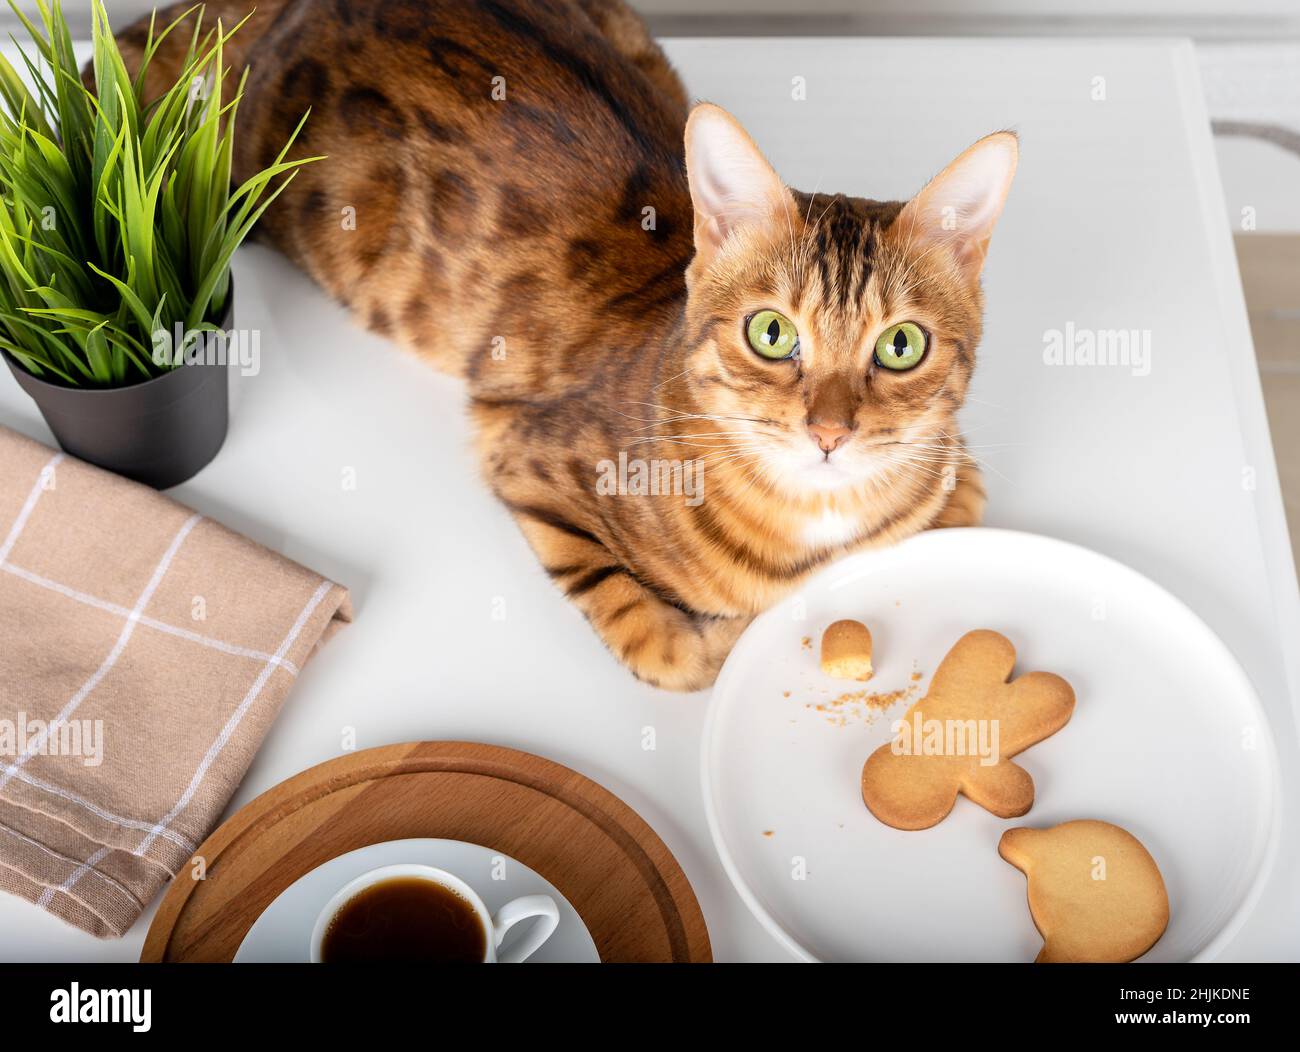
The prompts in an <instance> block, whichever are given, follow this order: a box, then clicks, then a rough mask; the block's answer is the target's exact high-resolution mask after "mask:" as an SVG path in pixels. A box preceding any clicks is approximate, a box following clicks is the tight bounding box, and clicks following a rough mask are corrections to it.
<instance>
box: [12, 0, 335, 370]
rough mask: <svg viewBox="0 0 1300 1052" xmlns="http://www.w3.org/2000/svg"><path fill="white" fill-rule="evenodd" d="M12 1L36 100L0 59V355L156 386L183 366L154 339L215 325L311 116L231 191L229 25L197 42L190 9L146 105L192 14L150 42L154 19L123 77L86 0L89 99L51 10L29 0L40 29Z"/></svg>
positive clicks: (99, 6)
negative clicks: (158, 65) (239, 251)
mask: <svg viewBox="0 0 1300 1052" xmlns="http://www.w3.org/2000/svg"><path fill="white" fill-rule="evenodd" d="M9 4H10V6H11V7H13V9H14V11H15V13H16V14H17V15H18V17H19V19H20V20H21V21H22V23H23V25H24V26H25V28H26V30H27V32H28V34H29V35H30V36H31V38H32V42H33V44H34V46H35V54H34V55H29V54H28V53H27V51H25V50H23V49H21V48H20V52H21V54H22V59H23V62H24V64H25V65H26V67H27V69H28V71H29V73H30V74H31V79H32V80H33V81H35V83H36V84H37V91H36V93H35V94H33V92H31V91H29V90H28V88H27V86H26V85H25V84H24V83H23V80H22V79H21V78H20V77H19V75H18V73H17V71H16V70H15V69H14V67H13V66H12V65H11V64H10V63H9V62H8V61H7V60H6V59H5V58H4V57H3V56H0V98H2V99H3V102H4V104H5V105H4V107H3V108H0V348H3V349H4V350H5V351H7V352H8V353H9V354H10V355H12V356H13V357H14V358H15V359H16V360H17V361H18V362H19V363H21V364H22V365H23V366H24V367H25V368H26V369H27V370H28V371H29V372H31V373H33V374H34V375H36V376H39V377H42V378H44V379H47V380H48V379H53V378H57V380H56V382H57V381H62V382H63V383H65V384H71V385H76V386H97V387H103V386H121V385H125V384H132V383H137V382H140V381H143V380H146V379H151V378H154V377H156V376H160V375H162V374H164V373H165V372H167V371H168V370H169V369H172V368H175V367H176V366H177V365H178V364H180V361H179V359H180V356H179V355H175V354H170V355H169V354H162V355H155V347H156V346H158V345H157V344H156V343H155V339H154V336H155V334H157V333H163V332H165V333H172V332H174V331H175V330H176V326H177V325H178V324H179V325H181V326H183V328H184V330H186V331H197V330H203V329H214V328H215V326H214V325H213V324H212V323H213V322H215V321H219V320H220V319H221V318H222V316H223V314H224V312H225V309H226V304H227V301H228V300H229V298H230V295H231V285H230V259H231V256H232V255H233V254H234V251H235V249H236V248H237V247H238V246H239V244H240V243H241V242H242V241H243V240H244V238H245V237H246V236H247V234H248V232H249V230H250V229H251V228H252V226H253V224H254V223H255V222H256V221H257V220H258V218H259V217H260V216H261V215H262V213H263V212H264V211H265V210H266V209H267V207H268V206H269V205H270V204H271V203H272V202H273V201H274V200H275V198H276V197H278V196H279V195H280V194H281V193H282V192H283V191H284V189H285V187H286V186H288V184H289V183H290V182H291V181H292V179H293V177H294V175H295V174H296V172H295V171H294V169H296V168H297V167H298V166H299V165H302V164H305V163H307V162H309V161H313V160H318V159H319V158H314V157H310V158H301V159H298V160H286V159H285V157H286V155H287V154H288V152H289V149H290V147H291V146H292V145H293V142H294V140H295V139H296V138H297V136H298V133H299V132H300V131H301V129H302V126H303V122H305V121H306V119H307V114H304V115H303V117H302V120H300V121H299V123H298V125H297V127H296V128H295V129H294V131H293V134H292V135H290V136H289V140H288V142H286V143H285V145H284V149H283V150H281V151H280V154H279V156H278V157H277V158H276V159H275V163H274V164H272V165H271V166H270V167H268V168H266V169H264V170H263V171H261V172H258V173H257V174H256V175H254V176H252V177H251V178H249V179H248V180H247V181H246V182H244V183H243V184H242V185H240V186H239V187H238V188H234V189H232V188H231V183H230V178H231V160H232V156H233V150H234V137H235V134H236V132H235V116H236V111H237V109H238V106H239V100H240V97H241V95H242V92H243V87H244V81H245V79H246V78H247V71H245V72H244V74H243V75H242V76H241V78H240V80H239V84H238V87H237V89H236V91H235V93H234V97H233V98H232V99H230V101H228V102H227V101H224V96H225V94H226V86H227V81H228V80H229V79H231V78H230V75H229V73H228V71H227V70H226V69H225V68H224V67H223V65H222V49H223V46H224V45H225V43H226V42H227V41H228V40H229V39H230V37H231V35H232V34H233V33H234V32H235V31H236V30H238V29H239V26H238V25H236V26H235V27H233V28H232V29H230V30H225V29H224V28H223V27H222V25H221V23H220V22H219V21H218V22H217V24H216V27H215V28H214V29H210V30H208V31H206V32H204V31H203V30H202V21H203V12H202V8H201V5H200V6H199V8H198V9H199V14H198V17H197V18H196V19H195V24H194V28H193V31H192V33H191V36H190V40H189V44H188V49H187V51H186V53H185V58H184V61H183V63H182V66H181V72H180V75H179V76H178V77H177V79H176V82H175V84H173V85H172V86H171V87H170V88H168V89H167V90H166V91H165V92H164V93H163V94H162V95H161V96H160V97H159V98H157V99H156V100H154V101H149V102H147V101H146V99H145V98H144V84H145V74H146V72H147V70H148V68H149V65H150V62H151V61H152V60H153V59H154V56H155V55H156V53H157V49H158V47H159V45H160V44H161V43H162V42H163V40H165V39H166V38H167V37H168V36H169V35H170V34H171V33H172V32H173V31H174V30H176V28H177V25H178V24H179V23H180V22H181V21H183V20H184V19H185V18H187V17H188V16H189V15H190V14H191V13H193V11H194V9H193V8H192V9H191V10H190V11H188V12H186V14H184V15H182V16H181V17H180V18H178V19H177V20H176V21H175V22H172V23H171V24H170V25H168V26H166V27H165V28H163V29H161V31H159V32H157V33H155V32H154V28H155V27H154V24H153V22H152V21H151V23H150V27H149V37H148V43H147V45H146V48H145V51H144V57H143V60H142V62H141V65H140V69H139V70H138V71H137V73H136V75H135V78H134V79H132V78H131V77H130V75H129V74H128V72H127V69H126V66H125V64H124V63H123V60H122V56H121V53H120V52H119V50H118V47H117V43H116V41H115V40H114V39H113V34H112V31H111V30H110V28H109V25H108V15H107V13H106V12H105V10H104V6H103V3H102V2H101V0H94V3H93V10H92V15H93V44H94V55H93V69H94V82H95V90H94V91H91V90H89V89H87V88H86V87H85V86H84V85H83V84H82V81H81V77H80V74H79V71H78V68H77V63H76V59H75V58H74V56H73V47H72V37H71V35H70V33H69V31H68V25H67V22H66V20H65V19H64V16H63V12H62V9H61V4H60V2H59V0H52V3H47V2H46V0H36V7H37V8H38V10H39V13H40V20H41V23H42V25H41V26H37V25H36V24H35V23H33V22H32V21H31V20H30V19H29V18H28V17H27V16H25V15H24V14H23V12H22V11H20V10H19V9H18V7H17V5H16V4H15V3H14V0H9ZM240 25H242V22H241V23H240ZM43 72H44V73H46V75H45V76H42V73H43ZM4 109H7V112H4ZM167 346H169V345H167ZM155 358H157V359H158V360H155Z"/></svg>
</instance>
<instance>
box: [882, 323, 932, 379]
mask: <svg viewBox="0 0 1300 1052" xmlns="http://www.w3.org/2000/svg"><path fill="white" fill-rule="evenodd" d="M928 343H929V339H928V337H927V336H926V335H925V330H924V329H922V328H921V326H919V325H917V324H915V323H914V322H910V321H903V322H899V323H898V324H897V325H891V326H890V327H889V328H888V329H886V330H885V331H884V332H882V333H881V334H880V339H878V340H877V341H876V361H878V362H879V363H880V364H881V365H883V366H884V367H885V368H886V369H894V370H895V371H897V372H902V371H903V370H905V369H911V368H913V367H914V366H917V365H920V364H921V359H922V358H924V357H925V348H926V346H927V344H928Z"/></svg>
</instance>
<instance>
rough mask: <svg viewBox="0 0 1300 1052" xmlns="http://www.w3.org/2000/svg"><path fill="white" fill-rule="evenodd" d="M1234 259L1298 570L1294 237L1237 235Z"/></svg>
mask: <svg viewBox="0 0 1300 1052" xmlns="http://www.w3.org/2000/svg"><path fill="white" fill-rule="evenodd" d="M1237 259H1238V262H1239V263H1240V265H1241V281H1242V284H1243V286H1244V287H1245V290H1246V306H1247V307H1248V308H1249V310H1250V327H1251V331H1252V333H1253V335H1254V338H1255V354H1256V356H1257V357H1258V359H1259V373H1260V379H1261V380H1262V382H1263V385H1264V401H1265V403H1266V404H1267V406H1268V422H1269V427H1270V429H1271V431H1272V434H1273V450H1274V453H1275V454H1276V456H1277V470H1278V475H1279V476H1280V477H1281V479H1282V499H1283V501H1284V502H1285V503H1286V517H1287V523H1288V525H1289V526H1290V528H1291V550H1292V551H1293V552H1294V553H1295V557H1296V563H1297V565H1298V566H1300V234H1238V235H1237Z"/></svg>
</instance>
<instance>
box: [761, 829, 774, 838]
mask: <svg viewBox="0 0 1300 1052" xmlns="http://www.w3.org/2000/svg"><path fill="white" fill-rule="evenodd" d="M775 832H776V830H775V829H764V830H763V835H764V836H768V837H770V836H771V835H772V834H773V833H775Z"/></svg>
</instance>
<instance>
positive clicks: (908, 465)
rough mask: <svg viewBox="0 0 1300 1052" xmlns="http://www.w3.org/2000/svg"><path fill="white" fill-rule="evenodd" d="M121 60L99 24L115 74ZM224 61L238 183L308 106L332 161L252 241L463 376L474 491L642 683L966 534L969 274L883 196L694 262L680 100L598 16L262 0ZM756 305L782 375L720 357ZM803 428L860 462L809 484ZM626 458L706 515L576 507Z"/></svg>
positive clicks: (620, 17) (671, 498) (743, 359)
mask: <svg viewBox="0 0 1300 1052" xmlns="http://www.w3.org/2000/svg"><path fill="white" fill-rule="evenodd" d="M251 6H252V3H251V2H250V0H218V2H216V3H209V4H208V17H209V18H211V17H212V16H213V15H214V14H217V15H220V16H221V17H222V18H223V20H224V21H225V23H226V24H227V25H229V24H231V23H232V22H233V21H235V20H236V19H237V18H239V17H242V15H243V14H244V13H245V12H246V10H247V9H248V8H249V7H251ZM174 11H176V13H178V9H174ZM162 17H163V18H164V19H166V17H167V16H166V15H164V16H162ZM182 35H187V34H185V33H178V34H177V36H178V38H179V37H180V36H182ZM142 39H143V34H142V30H141V28H140V27H138V26H137V27H133V28H132V29H130V30H128V31H127V32H126V33H124V34H123V36H122V40H123V43H124V46H125V47H126V49H127V52H128V55H129V56H130V55H135V54H138V50H139V47H140V45H141V43H142ZM170 54H171V52H170V50H169V49H167V48H164V50H163V52H161V53H160V56H159V59H158V62H159V64H160V68H159V72H160V73H162V72H164V67H165V64H166V62H167V61H168V60H169V55H170ZM229 58H230V60H231V64H232V65H234V66H235V67H236V68H238V67H240V66H242V65H243V64H244V63H248V64H249V65H250V67H251V70H252V72H251V75H250V79H249V82H248V87H247V94H246V98H245V100H244V102H243V103H242V105H241V110H240V120H241V122H242V125H243V128H242V138H241V139H240V143H239V147H238V150H237V155H236V158H235V164H236V175H237V176H239V175H242V174H247V173H248V172H250V171H252V170H254V169H255V168H257V167H260V166H262V165H265V164H267V163H269V162H270V161H271V160H272V159H273V157H274V154H275V153H276V151H277V150H278V149H279V146H280V144H281V143H282V142H283V141H284V139H285V137H286V135H287V133H288V132H289V131H290V129H291V128H292V127H293V126H294V125H295V124H296V122H297V120H298V118H299V117H300V116H301V114H302V112H303V111H304V110H305V109H306V108H308V107H311V111H312V113H311V118H310V121H309V122H308V124H307V127H306V130H305V133H304V135H303V138H302V140H301V148H302V150H303V151H307V152H311V153H317V154H325V155H328V160H326V161H324V162H321V163H318V164H315V165H311V166H309V167H307V168H306V169H304V170H303V171H302V172H301V174H300V175H299V177H298V178H297V179H296V181H295V182H294V183H293V185H292V186H291V188H290V189H289V191H288V192H287V193H286V194H285V195H284V197H283V199H282V201H281V202H280V204H279V207H277V208H274V209H272V210H271V211H270V212H269V213H268V214H267V217H266V219H265V221H264V227H263V230H262V234H263V235H264V236H266V237H268V238H269V239H270V240H271V241H272V242H274V243H275V244H276V245H277V246H278V247H279V248H280V249H281V250H283V251H284V252H285V253H286V254H287V255H288V256H289V257H290V258H291V259H293V260H294V261H296V262H297V263H298V264H300V265H301V266H302V267H303V268H304V269H305V270H306V271H307V272H308V273H310V274H311V275H312V277H313V278H315V280H316V281H318V282H319V283H320V284H321V285H322V286H323V287H324V288H325V289H326V290H328V291H329V292H330V293H331V294H332V295H334V296H335V297H336V298H337V299H338V300H340V301H341V302H342V303H344V304H346V305H347V306H348V307H350V308H351V310H352V311H353V312H354V314H355V315H356V316H357V317H358V318H359V319H360V320H361V321H362V323H364V324H366V325H368V326H369V327H370V328H372V329H373V330H374V331H376V332H378V333H381V334H383V335H385V336H388V337H391V338H392V339H394V340H396V341H398V342H400V343H401V344H403V345H405V346H406V347H408V348H410V349H411V350H412V351H414V352H415V353H416V354H418V355H420V356H421V357H423V358H425V359H426V360H427V361H429V362H430V363H431V364H433V365H435V366H437V367H439V368H441V369H444V370H447V371H449V372H452V373H454V374H456V375H459V376H461V377H463V378H464V379H465V380H466V382H467V385H468V393H469V398H470V406H471V414H472V417H473V421H474V425H475V428H476V432H477V439H478V448H479V450H480V452H481V456H482V463H483V470H484V474H485V477H486V479H487V482H488V484H489V485H490V486H491V487H492V489H493V490H494V492H495V493H496V494H497V496H498V497H499V498H500V499H501V500H502V501H503V502H504V504H505V506H506V507H507V508H509V509H510V511H511V513H512V514H513V515H514V517H515V519H516V520H517V522H518V523H519V526H520V528H521V529H522V531H523V533H524V535H525V536H526V537H527V539H528V541H529V542H530V544H531V545H532V547H533V548H534V550H535V551H536V553H537V556H538V558H539V560H540V561H541V564H542V566H543V568H544V569H545V571H546V573H548V574H549V575H550V576H551V577H552V578H553V579H554V580H555V582H556V584H557V585H558V586H559V588H560V589H561V590H562V591H563V592H564V593H565V594H566V595H567V596H568V597H569V598H570V599H571V600H572V601H573V602H574V603H575V604H576V605H577V606H578V608H579V609H580V610H581V611H582V612H583V614H584V615H586V617H587V618H588V619H589V621H590V622H591V624H592V625H593V626H594V628H595V630H596V631H597V632H598V633H599V634H600V635H601V637H602V638H603V639H604V641H605V642H606V644H607V645H608V646H609V648H610V650H611V651H612V652H613V653H614V654H615V655H616V656H617V657H618V658H619V659H620V660H621V661H623V662H624V663H625V664H626V665H627V666H628V667H629V668H630V669H631V670H632V671H633V672H634V673H635V674H636V675H637V676H639V677H641V678H642V679H644V680H646V681H648V682H650V683H654V684H658V685H660V686H663V687H667V688H672V689H681V690H690V689H697V688H700V687H704V686H707V685H708V684H709V683H711V682H712V680H713V678H714V676H715V674H716V672H717V669H718V667H719V665H720V663H721V661H722V659H723V658H724V657H725V655H726V653H727V651H728V650H729V648H730V647H731V644H732V643H733V642H734V640H735V638H736V636H737V635H738V633H739V632H740V631H741V630H742V629H743V628H744V626H745V625H746V624H747V623H748V621H749V620H750V619H751V618H752V616H753V615H754V614H755V613H756V612H758V611H760V610H762V609H763V608H764V607H766V606H767V605H769V604H770V603H771V602H772V601H773V600H775V599H777V598H778V597H779V596H781V595H782V594H784V593H786V592H788V591H789V590H790V589H792V588H794V587H796V586H798V585H799V583H800V582H801V581H803V580H804V579H805V578H806V577H807V576H808V575H809V574H810V573H812V572H813V571H815V570H817V569H818V568H820V567H822V566H825V565H826V564H827V563H829V562H830V561H831V560H832V559H834V558H836V557H837V556H840V555H842V554H844V553H846V552H849V551H852V550H855V549H858V548H862V547H866V546H873V545H884V544H890V543H892V542H895V541H897V540H899V539H901V538H903V537H906V536H908V535H909V534H913V533H915V532H917V531H918V530H922V529H925V528H927V527H932V526H936V525H962V524H970V523H974V522H977V521H978V520H979V518H980V514H981V511H982V507H983V490H982V488H981V486H980V481H979V475H978V473H977V472H976V471H975V469H974V467H973V466H972V464H971V463H970V461H969V459H968V457H967V456H966V454H965V452H964V450H963V448H962V445H961V442H960V440H959V439H958V438H957V437H956V436H957V435H958V430H957V425H956V422H955V414H956V412H957V410H958V409H959V407H960V406H961V404H962V400H963V398H964V396H965V393H966V388H967V384H968V382H969V380H970V376H971V370H972V368H973V365H974V356H975V348H976V345H977V344H978V342H979V337H980V315H981V309H982V305H981V297H980V292H979V288H978V283H977V282H974V281H970V280H968V279H967V277H966V276H964V275H963V274H961V273H959V271H958V268H957V266H956V264H955V263H954V262H953V260H952V259H951V258H949V255H948V254H946V253H943V252H934V251H929V250H927V251H920V250H918V249H917V248H916V247H915V246H914V245H913V244H912V240H913V233H914V231H912V230H911V229H910V228H907V226H906V224H904V223H901V222H900V220H899V216H900V212H901V210H902V209H903V204H902V203H899V202H893V203H882V202H877V201H868V200H862V199H857V198H848V197H844V196H825V195H809V194H800V193H795V194H791V195H790V196H789V197H788V200H787V201H786V206H785V208H784V214H783V215H780V216H778V217H777V221H774V222H770V223H767V224H763V225H758V226H755V227H752V228H747V229H745V230H742V231H740V233H739V234H737V236H735V237H733V238H732V239H731V241H729V242H728V247H727V250H726V251H725V252H722V253H721V254H720V255H718V256H717V257H716V258H713V259H711V260H710V261H709V262H708V263H707V265H706V264H705V263H704V262H703V261H702V257H701V256H700V255H699V254H697V252H696V241H695V238H696V236H697V234H698V222H699V219H698V217H697V216H696V215H694V213H693V209H692V198H691V193H690V188H689V186H688V181H687V177H686V174H685V171H684V166H683V134H684V130H685V126H686V121H687V115H688V112H689V107H688V103H687V98H686V94H685V91H684V89H683V87H682V85H681V83H680V82H679V80H678V79H677V76H676V74H675V73H674V72H673V71H672V69H671V68H670V67H669V65H668V63H667V61H666V60H665V58H664V56H663V54H662V53H661V51H660V50H659V48H658V47H657V46H656V44H655V43H654V42H653V41H652V40H651V38H650V37H649V36H648V34H647V33H646V30H645V28H644V26H643V25H642V23H641V22H640V20H639V19H638V18H637V17H636V15H634V14H633V13H632V12H631V11H630V9H629V8H627V7H626V6H625V5H624V4H623V3H622V0H339V2H333V0H258V4H257V11H256V13H255V14H254V15H253V16H252V18H251V20H250V22H249V23H248V24H247V25H246V26H245V27H244V28H243V29H241V30H240V32H239V34H238V35H237V37H236V45H235V46H234V47H233V48H232V49H231V52H230V54H229ZM494 78H503V79H502V80H499V81H498V80H494ZM160 82H161V81H160ZM494 86H496V87H497V88H498V89H499V88H500V87H504V91H505V97H504V99H501V98H494V97H493V90H494ZM346 209H355V218H356V222H355V229H347V224H346V223H344V222H342V221H341V220H342V217H344V216H345V214H346V213H345V210H346ZM646 209H653V213H648V212H647V211H646ZM651 214H652V215H653V222H647V217H648V216H650V215H651ZM764 306H766V307H772V308H775V309H779V310H781V311H783V312H784V313H785V314H786V315H787V316H788V317H789V318H791V319H792V320H793V321H795V322H796V324H797V325H798V327H799V331H800V334H801V344H802V346H803V347H804V348H805V349H806V350H805V353H804V356H803V357H802V359H801V360H799V361H797V362H770V361H766V360H762V359H760V358H759V357H758V356H757V355H755V354H754V353H753V351H752V350H751V349H750V348H749V347H748V346H747V345H746V343H745V340H744V337H743V324H742V322H743V318H744V317H745V316H746V314H747V313H751V312H752V311H753V310H755V309H757V308H761V307H764ZM899 318H909V319H912V320H915V321H916V322H918V323H919V324H922V325H923V326H924V327H925V328H926V329H927V330H928V331H929V332H930V333H931V340H932V343H931V349H930V351H929V354H928V356H927V359H926V361H925V362H924V363H923V365H922V366H921V367H918V368H917V369H915V370H913V371H912V372H910V373H907V374H891V373H889V372H887V371H886V370H884V369H883V368H881V367H880V366H879V365H877V364H874V363H873V361H872V359H871V350H872V345H873V341H874V339H875V337H876V334H877V333H878V332H879V331H880V329H881V326H882V325H883V324H884V323H885V322H886V321H889V320H891V319H899ZM829 420H834V421H837V422H840V423H842V424H845V425H847V426H849V427H851V428H852V432H853V437H852V443H853V445H852V450H851V451H850V452H849V453H846V454H845V455H846V456H850V455H851V456H855V457H858V458H860V459H861V458H868V459H869V462H870V464H871V465H873V466H872V467H871V469H870V470H869V471H864V474H863V478H862V480H861V481H860V482H859V483H858V484H855V485H852V486H849V487H847V488H845V487H840V488H832V489H827V490H819V489H818V488H815V487H808V486H805V485H803V484H802V482H801V480H800V478H798V477H797V476H798V473H799V470H800V469H799V466H798V465H799V464H801V463H802V461H803V459H804V458H805V452H806V450H807V449H808V448H809V447H808V443H809V441H810V440H809V435H808V432H807V427H808V425H809V424H810V423H815V422H818V421H829ZM620 452H624V453H627V454H628V455H629V456H632V457H637V458H641V459H644V460H653V459H662V460H667V461H673V460H681V459H685V458H697V459H698V460H700V461H702V462H703V463H704V485H705V492H704V499H703V500H702V501H701V502H699V503H697V504H694V505H692V504H690V503H688V502H687V501H686V500H684V499H683V497H682V496H681V495H680V494H675V493H674V494H661V495H659V496H639V497H638V496H630V495H623V496H618V495H601V494H599V493H598V492H597V485H596V482H597V476H598V471H599V468H598V465H600V463H601V462H602V461H617V460H618V456H619V453H620ZM835 455H836V456H839V455H840V454H839V453H838V452H836V454H835ZM783 458H785V459H784V460H783ZM870 458H874V459H870ZM826 459H827V461H828V462H829V461H830V457H829V455H828V456H827V458H826ZM786 460H788V461H789V470H788V471H787V470H786V469H785V468H783V467H782V464H784V463H785V462H786ZM862 463H864V464H865V463H868V460H862ZM819 470H820V469H819ZM954 486H955V488H954Z"/></svg>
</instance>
